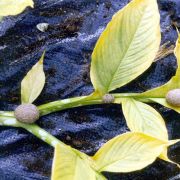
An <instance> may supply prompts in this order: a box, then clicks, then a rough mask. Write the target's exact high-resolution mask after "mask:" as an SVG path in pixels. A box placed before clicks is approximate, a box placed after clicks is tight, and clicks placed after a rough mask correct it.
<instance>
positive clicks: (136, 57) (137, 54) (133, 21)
mask: <svg viewBox="0 0 180 180" xmlns="http://www.w3.org/2000/svg"><path fill="white" fill-rule="evenodd" d="M160 36H161V35H160V25H159V12H158V7H157V2H156V0H133V1H131V2H130V3H129V4H128V5H127V6H126V7H125V8H123V9H122V10H120V11H119V12H118V13H116V14H115V16H114V17H113V18H112V20H111V22H110V23H109V24H108V26H107V27H106V29H105V31H104V32H103V33H102V35H101V36H100V38H99V40H98V42H97V44H96V47H95V49H94V52H93V54H92V63H91V81H92V83H93V85H94V88H95V90H96V91H98V92H99V93H101V94H105V93H107V92H109V91H112V90H114V89H116V88H118V87H121V86H123V85H125V84H127V83H128V82H130V81H131V80H133V79H135V78H136V77H137V76H139V75H140V74H142V72H144V71H145V70H146V69H147V68H148V67H149V66H150V65H151V63H152V62H153V60H154V58H155V56H156V54H157V51H158V49H159V45H160Z"/></svg>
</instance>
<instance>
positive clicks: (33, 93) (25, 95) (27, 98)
mask: <svg viewBox="0 0 180 180" xmlns="http://www.w3.org/2000/svg"><path fill="white" fill-rule="evenodd" d="M44 55H45V53H43V55H42V57H41V59H40V60H39V62H37V63H36V64H35V65H34V66H33V67H32V69H31V70H30V71H29V72H28V73H27V75H26V76H25V77H24V79H23V80H22V82H21V101H22V103H32V102H33V101H34V100H35V99H36V98H37V97H38V96H39V94H40V93H41V91H42V89H43V87H44V84H45V74H44V71H43V61H44Z"/></svg>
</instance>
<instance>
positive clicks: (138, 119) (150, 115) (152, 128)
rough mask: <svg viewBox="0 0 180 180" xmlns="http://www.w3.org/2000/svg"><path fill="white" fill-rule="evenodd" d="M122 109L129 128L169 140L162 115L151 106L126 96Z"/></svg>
mask: <svg viewBox="0 0 180 180" xmlns="http://www.w3.org/2000/svg"><path fill="white" fill-rule="evenodd" d="M122 109H123V113H124V116H125V119H126V122H127V125H128V127H129V129H130V130H131V131H132V132H142V133H145V134H147V135H150V136H153V137H155V138H158V139H161V140H164V141H168V132H167V128H166V125H165V122H164V120H163V118H162V116H161V115H160V114H159V113H158V112H157V111H156V110H155V109H154V108H152V107H151V106H149V105H147V104H145V103H142V102H139V101H136V100H134V99H132V98H125V99H124V100H123V101H122Z"/></svg>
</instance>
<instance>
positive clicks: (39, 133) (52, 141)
mask: <svg viewBox="0 0 180 180" xmlns="http://www.w3.org/2000/svg"><path fill="white" fill-rule="evenodd" d="M20 127H22V128H24V129H26V130H27V131H29V132H30V133H32V134H34V135H35V136H36V137H38V138H39V139H41V140H42V141H44V142H45V143H47V144H49V145H50V146H52V147H54V148H55V146H56V145H57V144H60V145H61V146H66V145H65V144H64V143H62V142H61V141H60V140H59V139H57V138H56V137H54V136H52V135H51V134H50V133H48V132H47V131H45V130H44V129H42V128H40V127H39V126H38V125H36V124H24V123H22V124H21V126H20Z"/></svg>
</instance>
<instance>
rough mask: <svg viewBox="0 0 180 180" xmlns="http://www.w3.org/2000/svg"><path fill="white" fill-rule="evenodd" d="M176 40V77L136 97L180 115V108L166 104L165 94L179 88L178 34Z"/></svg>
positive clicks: (179, 49)
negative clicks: (148, 100) (155, 103)
mask: <svg viewBox="0 0 180 180" xmlns="http://www.w3.org/2000/svg"><path fill="white" fill-rule="evenodd" d="M178 36H179V37H178V39H177V42H176V47H175V50H174V54H175V56H176V58H177V64H178V68H177V71H176V75H175V76H173V77H172V78H171V79H170V81H168V82H167V83H166V84H164V85H162V86H160V87H157V88H154V89H151V90H149V91H146V92H144V93H141V94H140V95H137V97H144V98H148V99H150V100H152V101H154V102H157V103H159V104H161V105H163V106H165V107H168V108H170V109H173V110H175V111H177V112H179V113H180V108H178V107H174V106H171V105H170V104H168V103H167V102H166V99H165V97H166V94H167V93H168V92H169V91H170V90H172V89H178V88H180V34H179V33H178Z"/></svg>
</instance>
